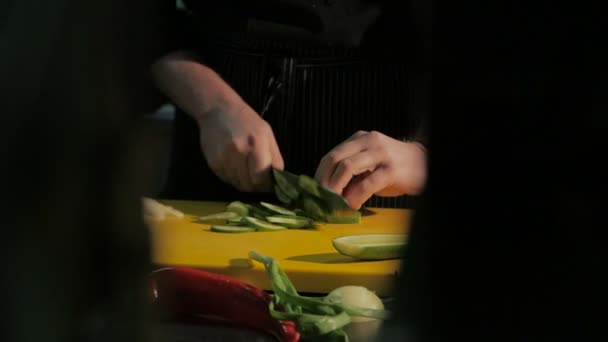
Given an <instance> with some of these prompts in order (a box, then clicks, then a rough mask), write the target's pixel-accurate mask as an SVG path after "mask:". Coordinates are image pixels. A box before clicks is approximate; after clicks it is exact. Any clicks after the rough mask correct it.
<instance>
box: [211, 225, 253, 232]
mask: <svg viewBox="0 0 608 342" xmlns="http://www.w3.org/2000/svg"><path fill="white" fill-rule="evenodd" d="M210 229H211V231H213V232H220V233H246V232H253V231H255V228H251V227H243V226H228V225H213V226H211V228H210Z"/></svg>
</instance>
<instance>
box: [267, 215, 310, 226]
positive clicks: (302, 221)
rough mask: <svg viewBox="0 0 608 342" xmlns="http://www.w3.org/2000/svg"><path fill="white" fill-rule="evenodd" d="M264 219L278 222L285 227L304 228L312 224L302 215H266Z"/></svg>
mask: <svg viewBox="0 0 608 342" xmlns="http://www.w3.org/2000/svg"><path fill="white" fill-rule="evenodd" d="M266 221H268V222H272V223H276V224H280V225H282V226H284V227H287V228H306V227H311V226H312V221H311V220H310V219H308V218H307V217H302V216H268V217H266Z"/></svg>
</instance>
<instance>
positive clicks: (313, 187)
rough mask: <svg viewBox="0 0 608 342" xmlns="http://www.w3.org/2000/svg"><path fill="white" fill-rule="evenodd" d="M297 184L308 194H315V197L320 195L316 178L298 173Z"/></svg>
mask: <svg viewBox="0 0 608 342" xmlns="http://www.w3.org/2000/svg"><path fill="white" fill-rule="evenodd" d="M298 185H300V187H301V188H302V189H304V191H306V192H308V193H309V194H311V195H313V196H315V197H321V191H320V190H319V183H317V181H316V180H314V179H312V178H310V177H309V176H307V175H300V176H299V177H298Z"/></svg>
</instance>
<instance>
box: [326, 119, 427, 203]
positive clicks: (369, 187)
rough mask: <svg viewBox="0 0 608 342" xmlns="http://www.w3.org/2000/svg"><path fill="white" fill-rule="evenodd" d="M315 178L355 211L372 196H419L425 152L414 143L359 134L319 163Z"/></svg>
mask: <svg viewBox="0 0 608 342" xmlns="http://www.w3.org/2000/svg"><path fill="white" fill-rule="evenodd" d="M315 178H316V179H317V180H318V181H319V182H320V183H321V184H322V185H324V186H326V187H328V188H329V189H331V190H333V191H335V192H337V193H339V194H341V195H342V196H344V197H345V198H346V200H348V202H349V203H350V205H351V206H352V207H353V208H355V209H360V208H361V206H362V205H363V203H365V201H367V200H368V199H369V198H370V197H371V196H372V195H378V196H385V197H390V196H401V195H406V194H407V195H416V194H419V193H420V192H422V190H423V188H424V184H425V181H426V152H425V149H424V147H423V146H422V145H421V144H419V143H417V142H404V141H400V140H396V139H393V138H391V137H389V136H386V135H384V134H382V133H379V132H375V131H372V132H365V131H359V132H357V133H355V134H354V135H353V136H351V137H350V138H348V139H347V140H346V141H344V142H343V143H341V144H340V145H338V146H336V147H335V148H334V149H333V150H331V151H330V152H329V153H327V154H326V155H325V156H324V157H323V158H322V159H321V163H320V164H319V167H318V168H317V172H316V174H315Z"/></svg>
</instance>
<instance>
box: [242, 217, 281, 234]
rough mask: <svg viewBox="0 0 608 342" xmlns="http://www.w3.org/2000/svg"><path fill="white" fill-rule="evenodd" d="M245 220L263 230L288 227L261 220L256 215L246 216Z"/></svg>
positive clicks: (268, 230)
mask: <svg viewBox="0 0 608 342" xmlns="http://www.w3.org/2000/svg"><path fill="white" fill-rule="evenodd" d="M244 220H245V221H247V223H249V224H250V225H251V226H253V227H255V228H256V229H257V230H259V231H262V232H270V231H278V230H285V229H287V228H285V227H283V226H279V225H276V224H273V223H270V222H268V221H264V220H260V219H257V218H255V217H251V216H247V217H245V218H244Z"/></svg>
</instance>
